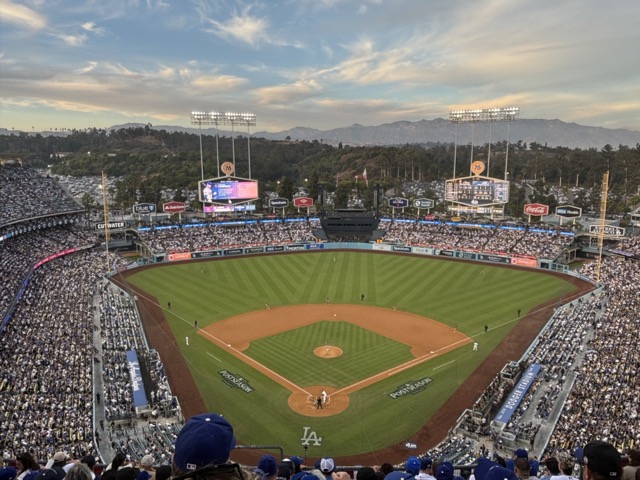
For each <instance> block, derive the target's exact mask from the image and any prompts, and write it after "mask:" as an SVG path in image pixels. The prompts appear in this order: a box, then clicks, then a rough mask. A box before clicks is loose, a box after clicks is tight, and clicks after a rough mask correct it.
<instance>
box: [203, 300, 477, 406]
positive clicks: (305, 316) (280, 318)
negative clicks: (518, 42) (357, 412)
mask: <svg viewBox="0 0 640 480" xmlns="http://www.w3.org/2000/svg"><path fill="white" fill-rule="evenodd" d="M320 321H329V322H344V321H346V322H349V323H352V324H354V325H358V326H359V327H362V328H365V329H367V330H370V331H373V332H375V333H377V334H379V335H381V336H384V337H387V338H391V339H393V340H396V341H398V342H401V343H404V344H406V345H409V346H410V347H411V354H412V355H413V357H414V358H413V360H410V361H409V362H406V363H404V364H402V365H397V366H395V367H393V368H392V369H389V370H385V371H383V372H380V373H378V374H376V375H373V376H371V377H369V378H365V379H363V380H361V381H359V382H357V383H354V384H352V385H349V386H347V387H344V388H341V389H339V390H336V389H335V388H332V387H329V386H326V385H296V384H294V383H292V382H290V381H289V380H287V379H286V378H285V377H283V376H282V375H279V374H277V373H276V372H274V371H272V370H270V369H268V368H267V367H265V366H264V365H262V364H260V363H258V362H256V361H255V360H254V359H252V358H251V357H248V356H247V355H245V354H244V351H245V350H246V349H247V348H249V345H250V344H251V342H252V341H254V340H259V339H261V338H264V337H269V336H272V335H275V334H278V333H282V332H286V331H288V330H293V329H296V328H300V327H303V326H306V325H311V324H313V323H316V322H320ZM198 333H199V334H200V335H202V336H204V337H205V338H208V339H209V340H210V341H211V342H213V343H215V344H216V346H218V347H220V348H222V349H224V350H226V351H228V352H229V353H231V354H232V355H234V356H236V357H237V358H239V359H241V360H242V361H244V362H245V363H247V364H249V365H251V366H252V367H253V368H255V369H256V370H258V371H259V372H260V373H262V374H263V375H266V376H268V377H269V378H271V379H273V380H274V381H276V382H278V383H279V384H281V385H282V386H283V387H285V388H287V389H289V390H290V391H291V396H290V397H289V402H288V403H289V407H290V408H291V409H292V410H295V411H296V412H297V413H300V414H302V415H307V416H329V415H336V414H339V413H340V412H342V411H344V410H345V409H346V408H347V407H348V406H349V394H350V393H353V392H356V391H358V390H360V389H362V388H365V387H367V386H369V385H371V384H373V383H375V382H378V381H380V380H383V379H385V378H388V377H389V376H390V375H393V374H395V373H399V372H402V371H403V370H406V369H407V368H410V367H413V366H415V365H418V364H420V363H422V362H426V361H428V360H431V359H433V358H435V357H437V356H439V355H442V354H443V353H446V352H449V351H451V350H453V349H456V348H458V347H460V346H461V345H465V344H467V343H470V342H471V341H472V340H471V339H470V338H469V337H468V336H466V335H465V334H463V333H461V332H459V331H457V330H455V329H453V328H451V327H449V326H446V325H444V324H442V323H440V322H436V321H435V320H431V319H429V318H425V317H421V316H419V315H414V314H412V313H406V312H402V311H396V310H391V309H387V308H381V307H368V306H361V305H346V304H338V305H332V304H320V305H294V306H287V307H278V308H269V309H265V310H256V311H253V312H248V313H244V314H242V315H237V316H235V317H230V318H227V319H225V320H221V321H219V322H216V323H213V324H211V325H209V326H208V327H206V328H202V329H200V330H199V331H198ZM313 353H314V354H315V355H317V356H318V357H320V358H327V359H328V358H334V357H336V356H339V355H341V354H342V353H343V352H342V350H341V349H340V348H338V347H335V346H332V345H326V344H325V345H318V346H316V347H315V349H314V351H313ZM322 391H325V392H327V394H328V401H327V403H326V404H325V405H323V408H317V406H316V403H315V400H316V398H317V397H318V396H319V395H321V393H322Z"/></svg>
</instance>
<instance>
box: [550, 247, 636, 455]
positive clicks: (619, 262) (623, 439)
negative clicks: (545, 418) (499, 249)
mask: <svg viewBox="0 0 640 480" xmlns="http://www.w3.org/2000/svg"><path fill="white" fill-rule="evenodd" d="M628 243H629V245H630V246H631V247H632V248H633V247H637V246H638V245H640V238H638V237H636V238H634V239H633V240H630V241H629V242H628ZM596 269H597V265H596V264H595V263H591V264H587V265H585V266H584V267H583V268H582V269H581V271H582V273H583V274H584V275H587V276H591V277H595V276H596ZM600 274H601V276H600V281H601V282H602V283H603V284H604V285H605V286H606V308H603V312H602V317H601V318H600V319H599V320H598V321H597V322H596V324H595V329H594V332H593V338H591V339H590V340H589V341H588V343H587V348H586V352H585V359H584V361H583V362H582V363H581V364H580V366H579V367H578V376H577V379H576V382H575V384H574V386H573V389H572V391H571V393H570V395H569V398H568V400H567V402H566V405H565V408H564V411H563V413H562V416H561V418H560V421H559V422H558V424H557V425H556V428H555V430H554V433H553V436H552V439H551V447H552V448H562V449H567V450H569V451H570V450H571V449H573V448H575V447H577V446H580V445H584V443H585V442H586V441H588V440H589V439H591V438H594V437H595V436H598V437H599V438H602V439H604V440H607V441H609V442H611V443H613V444H614V445H615V446H616V447H618V448H621V449H623V448H627V447H629V446H634V445H635V446H637V445H640V416H639V415H640V402H638V392H640V376H639V375H638V371H640V349H638V331H639V330H640V316H638V312H640V295H639V294H638V285H640V267H639V265H638V262H637V261H635V260H625V259H622V258H618V257H608V258H605V259H604V262H603V266H602V269H601V271H600Z"/></svg>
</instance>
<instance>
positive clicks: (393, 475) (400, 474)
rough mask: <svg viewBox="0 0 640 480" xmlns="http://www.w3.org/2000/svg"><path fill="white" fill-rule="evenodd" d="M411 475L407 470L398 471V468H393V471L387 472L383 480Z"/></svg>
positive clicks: (403, 478) (404, 477) (400, 479)
mask: <svg viewBox="0 0 640 480" xmlns="http://www.w3.org/2000/svg"><path fill="white" fill-rule="evenodd" d="M411 477H413V475H411V474H410V473H409V472H399V471H398V470H395V471H393V472H389V473H387V475H386V476H385V477H384V480H405V479H407V478H411Z"/></svg>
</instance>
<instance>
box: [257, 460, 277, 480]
mask: <svg viewBox="0 0 640 480" xmlns="http://www.w3.org/2000/svg"><path fill="white" fill-rule="evenodd" d="M255 473H256V474H257V475H259V476H260V477H261V478H262V480H274V479H275V478H276V475H277V473H278V465H277V463H276V459H275V457H274V456H273V455H269V454H266V455H263V456H262V457H261V458H260V460H259V461H258V468H256V470H255Z"/></svg>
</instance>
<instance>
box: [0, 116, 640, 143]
mask: <svg viewBox="0 0 640 480" xmlns="http://www.w3.org/2000/svg"><path fill="white" fill-rule="evenodd" d="M145 126H146V124H143V123H127V124H123V125H114V126H112V127H110V128H108V130H118V129H121V128H133V127H145ZM151 128H153V129H154V130H166V131H167V132H186V133H191V134H198V133H200V130H199V129H198V128H195V127H182V126H170V125H153V126H152V127H151ZM15 133H16V131H13V130H7V129H3V128H0V134H4V135H11V134H15ZM28 133H29V134H31V132H28ZM39 133H40V134H41V135H43V136H48V135H67V134H68V132H61V131H55V132H52V131H48V132H39ZM202 134H203V135H215V134H216V130H215V128H203V129H202ZM218 134H219V135H221V136H227V137H230V136H231V135H232V132H231V131H227V130H218ZM246 134H247V132H246V131H242V130H240V129H238V130H236V131H235V132H234V133H233V135H235V136H236V137H238V136H246ZM250 134H251V136H252V137H261V138H265V139H267V140H298V141H302V140H306V141H319V142H321V143H327V144H331V145H339V144H342V145H343V146H346V145H351V146H366V145H405V144H427V143H454V142H456V143H457V144H470V143H473V144H474V145H482V144H485V143H487V142H489V141H491V143H496V142H500V141H505V140H508V141H509V143H518V142H523V143H526V144H531V143H533V142H535V143H538V144H540V145H546V146H548V147H567V148H582V149H589V148H595V149H598V150H599V149H602V148H603V147H604V146H605V145H611V146H612V147H613V148H614V149H617V148H618V147H619V146H620V145H626V146H628V147H630V148H634V147H636V145H638V144H640V131H635V130H628V129H622V128H617V129H611V128H604V127H591V126H585V125H579V124H577V123H567V122H563V121H561V120H557V119H556V120H543V119H521V120H518V121H514V122H509V123H506V122H495V123H477V124H469V123H466V124H453V123H451V122H449V121H448V120H445V119H443V118H436V119H434V120H419V121H417V122H408V121H399V122H393V123H386V124H383V125H377V126H365V125H358V124H354V125H351V126H349V127H340V128H334V129H331V130H317V129H314V128H308V127H294V128H291V129H288V130H283V131H280V132H264V131H257V132H250Z"/></svg>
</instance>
